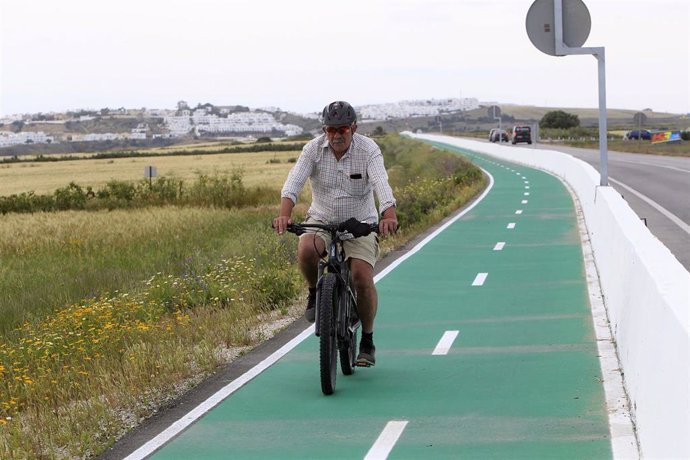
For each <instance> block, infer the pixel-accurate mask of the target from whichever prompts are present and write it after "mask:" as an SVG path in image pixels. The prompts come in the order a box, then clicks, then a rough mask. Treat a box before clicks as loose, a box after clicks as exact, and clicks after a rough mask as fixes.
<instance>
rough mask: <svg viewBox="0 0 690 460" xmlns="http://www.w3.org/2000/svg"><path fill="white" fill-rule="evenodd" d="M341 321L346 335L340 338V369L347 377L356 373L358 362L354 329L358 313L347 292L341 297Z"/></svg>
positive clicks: (355, 331)
mask: <svg viewBox="0 0 690 460" xmlns="http://www.w3.org/2000/svg"><path fill="white" fill-rule="evenodd" d="M339 314H340V321H341V323H342V325H341V327H342V329H343V330H344V334H343V336H342V337H340V340H341V342H339V347H340V348H339V352H340V369H341V370H342V371H343V374H345V375H352V374H354V373H355V362H356V360H357V328H355V327H353V326H354V323H355V322H356V321H358V320H357V318H356V317H355V315H356V313H355V311H354V307H353V305H352V299H351V298H350V295H349V294H348V293H347V292H342V294H341V296H340V312H339Z"/></svg>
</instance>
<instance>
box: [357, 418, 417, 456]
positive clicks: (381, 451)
mask: <svg viewBox="0 0 690 460" xmlns="http://www.w3.org/2000/svg"><path fill="white" fill-rule="evenodd" d="M406 426H407V420H391V421H390V422H388V423H386V427H385V428H384V429H383V431H382V432H381V434H380V435H379V437H378V439H376V442H375V443H374V445H373V446H371V449H369V452H367V455H366V456H365V457H364V460H385V459H386V458H388V454H390V453H391V450H393V447H395V443H396V442H398V439H399V438H400V435H402V432H403V430H404V429H405V427H406Z"/></svg>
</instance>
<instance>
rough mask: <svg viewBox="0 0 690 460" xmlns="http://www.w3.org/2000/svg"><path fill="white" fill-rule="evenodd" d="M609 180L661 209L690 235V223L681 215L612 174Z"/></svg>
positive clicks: (655, 207) (662, 212)
mask: <svg viewBox="0 0 690 460" xmlns="http://www.w3.org/2000/svg"><path fill="white" fill-rule="evenodd" d="M609 180H610V181H611V182H614V183H616V184H618V185H620V186H621V187H623V188H624V189H626V190H627V191H629V192H630V193H632V194H633V195H635V196H636V197H638V198H639V199H641V200H642V201H644V202H646V203H647V204H649V205H650V206H651V207H653V208H654V209H656V210H657V211H659V212H660V213H661V214H663V215H664V216H666V217H667V218H668V219H669V220H670V221H671V222H673V223H674V224H676V225H677V226H679V227H680V228H681V229H682V230H683V231H684V232H685V233H687V234H688V235H690V225H688V224H686V223H685V222H683V221H682V220H681V219H680V217H678V216H676V215H675V214H673V213H672V212H671V211H669V210H668V209H666V208H664V207H663V206H661V205H660V204H659V203H657V202H656V201H654V200H652V199H651V198H649V197H648V196H646V195H643V194H641V193H640V192H638V191H637V190H635V189H634V188H632V187H630V186H629V185H626V184H624V183H623V182H621V181H619V180H616V179H614V178H613V177H611V176H609Z"/></svg>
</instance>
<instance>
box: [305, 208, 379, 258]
mask: <svg viewBox="0 0 690 460" xmlns="http://www.w3.org/2000/svg"><path fill="white" fill-rule="evenodd" d="M304 223H305V224H324V223H325V222H322V221H320V220H316V219H313V218H311V217H309V218H307V220H306V221H305V222H304ZM306 230H307V231H306V233H305V234H304V235H306V234H309V233H316V235H317V236H318V237H320V238H321V239H322V240H323V242H324V243H325V244H326V250H328V245H329V244H330V243H331V235H329V234H328V233H327V232H324V231H323V230H319V229H318V228H308V229H306ZM304 235H302V236H304ZM343 250H344V251H345V259H350V258H353V259H361V260H363V261H365V262H367V263H368V264H369V265H371V266H372V267H374V266H375V265H376V260H377V259H378V257H379V237H378V234H376V233H370V234H369V235H367V236H360V237H359V238H353V239H351V240H346V241H343Z"/></svg>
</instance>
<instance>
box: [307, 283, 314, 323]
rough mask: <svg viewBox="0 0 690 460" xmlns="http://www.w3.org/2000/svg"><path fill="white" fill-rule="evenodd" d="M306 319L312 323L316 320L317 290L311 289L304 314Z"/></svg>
mask: <svg viewBox="0 0 690 460" xmlns="http://www.w3.org/2000/svg"><path fill="white" fill-rule="evenodd" d="M304 317H305V318H306V319H307V321H309V322H310V323H313V322H314V320H315V319H316V289H309V297H308V298H307V309H306V310H305V312H304Z"/></svg>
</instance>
